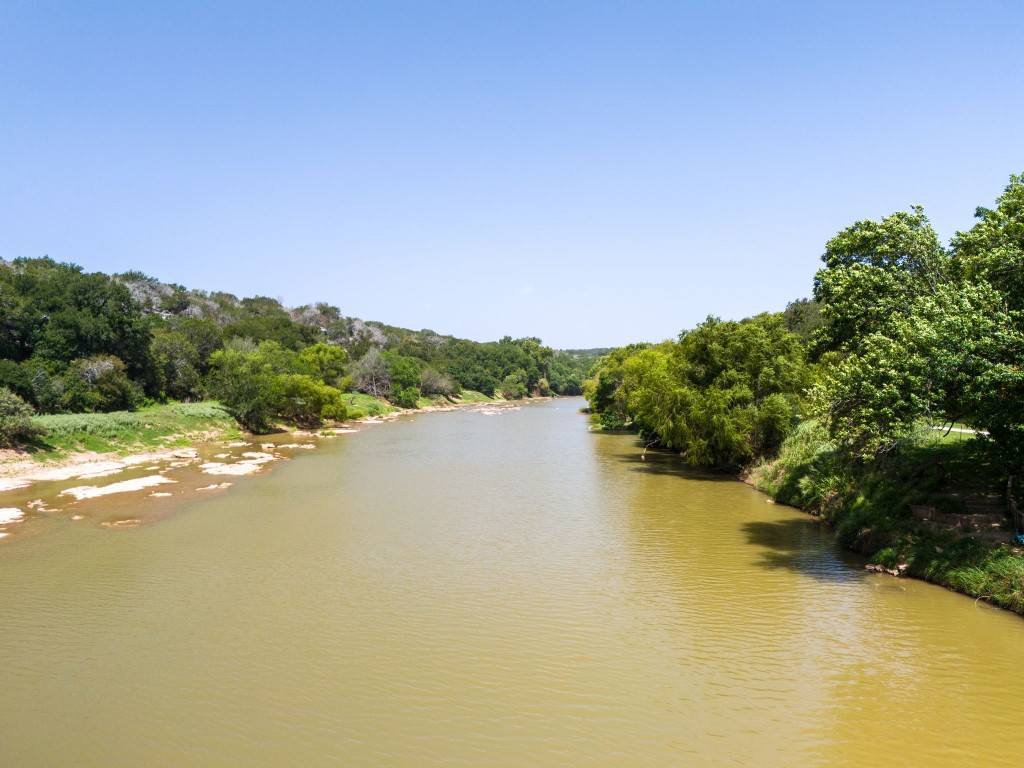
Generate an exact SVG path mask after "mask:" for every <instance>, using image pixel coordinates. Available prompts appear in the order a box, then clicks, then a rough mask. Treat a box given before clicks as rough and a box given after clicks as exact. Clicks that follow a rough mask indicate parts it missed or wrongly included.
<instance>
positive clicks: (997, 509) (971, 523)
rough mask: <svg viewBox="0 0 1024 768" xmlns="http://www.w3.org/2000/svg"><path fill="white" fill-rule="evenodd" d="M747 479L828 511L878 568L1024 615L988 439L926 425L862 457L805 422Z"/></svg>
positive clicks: (1022, 562)
mask: <svg viewBox="0 0 1024 768" xmlns="http://www.w3.org/2000/svg"><path fill="white" fill-rule="evenodd" d="M749 479H750V481H751V482H752V483H753V484H754V486H755V487H757V488H758V489H759V490H761V491H764V492H765V493H767V494H768V495H769V496H771V497H772V498H773V499H775V500H777V501H779V502H782V503H785V504H789V505H792V506H795V507H798V508H800V509H803V510H806V511H808V512H811V513H812V514H816V515H820V516H822V517H823V518H824V519H825V520H827V521H828V522H829V523H830V524H831V525H833V526H834V527H835V531H836V537H837V539H838V540H839V542H840V543H841V544H842V545H843V546H845V547H847V548H849V549H851V550H854V551H856V552H860V553H862V554H864V555H866V556H867V557H869V558H870V559H871V561H872V562H873V563H875V564H877V565H879V566H882V567H884V568H886V569H888V570H892V571H895V572H898V573H901V574H906V575H909V576H915V577H918V578H922V579H926V580H927V581H930V582H933V583H935V584H940V585H942V586H945V587H948V588H949V589H952V590H955V591H957V592H962V593H964V594H967V595H970V596H972V597H976V598H980V599H984V600H988V601H990V602H992V603H994V604H995V605H999V606H1001V607H1003V608H1007V609H1009V610H1012V611H1014V612H1016V613H1019V614H1024V556H1022V554H1024V553H1022V551H1021V549H1020V548H1018V547H1014V546H1011V543H1010V542H1011V539H1012V536H1013V533H1014V530H1013V525H1012V523H1011V521H1010V518H1009V516H1008V515H1007V514H1006V498H1005V489H1006V477H1005V475H1002V474H1001V473H1000V472H999V470H998V469H997V468H996V466H995V462H994V461H992V458H991V452H990V447H989V445H988V444H987V443H986V441H985V440H984V439H981V438H976V437H973V436H969V435H968V436H965V435H962V434H958V433H950V434H949V435H942V434H941V433H935V432H931V431H928V430H922V431H921V433H920V434H919V435H918V436H917V437H916V438H915V439H914V440H913V441H911V442H909V443H908V444H906V445H904V446H901V448H900V449H899V450H898V451H896V452H894V453H893V454H892V455H890V456H887V457H885V458H883V459H879V460H878V461H875V462H873V463H870V464H868V463H863V464H858V463H851V462H849V461H846V460H844V459H842V458H840V454H839V453H837V452H836V451H835V450H834V448H833V446H832V445H831V444H830V443H829V442H828V439H827V436H826V435H825V434H824V430H822V429H821V428H820V427H819V426H818V425H817V424H815V423H814V422H805V423H803V424H801V425H800V426H799V427H798V428H797V429H796V431H795V432H794V433H793V434H792V435H791V436H790V437H789V438H788V439H787V440H786V442H785V443H784V444H783V446H782V450H781V452H780V455H779V457H778V458H777V459H775V460H773V461H770V462H764V463H762V464H760V465H758V466H756V467H754V468H753V469H752V470H751V472H750V475H749Z"/></svg>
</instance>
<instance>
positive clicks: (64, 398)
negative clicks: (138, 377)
mask: <svg viewBox="0 0 1024 768" xmlns="http://www.w3.org/2000/svg"><path fill="white" fill-rule="evenodd" d="M61 378H62V382H63V388H64V391H63V394H62V395H61V398H60V405H61V408H62V409H63V410H65V411H72V412H76V413H80V412H82V411H85V412H90V413H91V412H99V413H106V412H109V411H126V410H133V409H135V408H137V407H138V406H139V405H140V404H141V403H142V397H143V395H142V387H141V386H139V384H138V383H136V382H134V381H132V380H131V379H129V378H128V373H127V369H126V366H125V364H124V363H123V362H122V361H121V360H120V359H118V358H117V357H114V356H113V355H94V356H92V357H86V358H79V359H77V360H72V361H71V364H70V365H69V366H68V367H67V370H66V371H65V372H64V375H63V376H62V377H61Z"/></svg>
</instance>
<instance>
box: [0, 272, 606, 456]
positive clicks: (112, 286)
mask: <svg viewBox="0 0 1024 768" xmlns="http://www.w3.org/2000/svg"><path fill="white" fill-rule="evenodd" d="M0 321H2V322H0V443H2V444H3V445H7V446H12V445H19V444H23V443H25V442H26V441H31V440H32V439H33V438H34V437H37V436H38V435H37V432H38V430H39V429H40V425H42V424H48V422H45V421H43V422H39V421H32V419H31V416H32V414H33V413H39V414H45V415H53V414H83V413H92V414H99V413H110V412H119V411H135V410H136V409H138V408H140V407H142V406H149V405H153V404H159V403H166V402H171V401H184V402H200V401H204V400H209V399H215V400H218V401H219V402H221V403H222V404H223V406H224V408H225V409H226V410H227V411H228V412H229V413H230V414H231V415H232V416H233V417H234V418H235V419H236V420H237V421H238V423H239V424H240V425H241V426H243V427H244V428H246V429H248V430H251V431H254V432H261V431H266V430H268V429H270V428H272V425H273V424H274V423H275V422H276V421H278V420H284V421H286V422H289V423H293V424H296V425H300V426H306V427H315V426H316V425H318V424H319V423H320V422H322V421H324V420H328V421H339V420H342V419H345V418H346V417H348V416H349V412H348V408H349V406H352V407H353V408H354V411H353V413H352V415H354V416H358V415H372V414H374V413H379V412H384V410H386V408H388V407H399V408H415V407H422V406H423V405H424V404H425V403H435V402H440V401H451V400H457V399H458V398H459V396H460V393H461V392H463V391H465V390H471V391H474V392H480V393H482V396H486V397H504V398H521V397H531V396H536V395H548V394H565V395H572V394H579V393H580V392H581V391H582V382H583V380H584V378H585V377H586V374H587V371H588V370H589V367H590V365H591V363H592V362H593V360H594V359H596V356H597V355H596V353H594V352H588V351H585V350H584V351H580V350H575V351H563V352H556V351H555V350H553V349H551V348H550V347H546V346H544V345H543V344H542V343H541V341H540V340H539V339H535V338H524V339H512V338H511V337H505V338H503V339H501V340H500V341H496V342H486V343H479V342H474V341H469V340H466V339H456V338H454V337H451V336H442V335H439V334H437V333H435V332H433V331H430V330H422V331H411V330H407V329H403V328H396V327H393V326H388V325H384V324H382V323H373V322H364V321H362V320H359V319H358V318H350V317H344V316H343V315H342V314H341V312H340V310H339V309H338V308H337V307H334V306H331V305H329V304H325V303H317V304H311V305H306V306H302V307H298V308H294V309H289V308H286V307H284V306H282V305H281V303H280V302H278V301H276V300H274V299H270V298H267V297H263V296H257V297H255V298H243V299H239V298H237V297H236V296H233V295H231V294H228V293H218V292H214V293H207V292H205V291H197V290H189V289H187V288H185V287H183V286H180V285H173V284H164V283H160V282H159V281H157V280H155V279H154V278H151V277H148V276H146V275H144V274H142V273H139V272H129V273H126V274H122V275H104V274H101V273H86V272H84V271H83V270H82V269H81V267H78V266H75V265H72V264H62V263H57V262H55V261H53V260H51V259H49V258H19V259H15V260H14V261H13V262H3V261H0ZM600 351H601V352H603V351H605V350H600ZM358 396H367V397H368V398H369V399H359V397H358ZM378 401H386V402H387V403H389V404H390V405H384V404H382V402H378Z"/></svg>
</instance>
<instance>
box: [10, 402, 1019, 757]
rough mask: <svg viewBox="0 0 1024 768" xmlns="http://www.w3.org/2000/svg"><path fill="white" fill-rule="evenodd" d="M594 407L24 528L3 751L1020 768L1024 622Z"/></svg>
mask: <svg viewBox="0 0 1024 768" xmlns="http://www.w3.org/2000/svg"><path fill="white" fill-rule="evenodd" d="M580 404H581V403H580V402H578V401H566V400H559V401H552V402H546V403H541V404H535V405H530V406H526V407H523V408H521V409H490V408H474V409H466V410H461V411H458V412H454V413H444V414H426V415H421V416H416V417H413V418H406V419H402V420H399V421H397V422H395V423H389V424H380V425H376V426H372V427H363V428H362V429H361V431H360V433H359V434H345V435H340V436H338V437H337V438H334V439H332V440H324V441H320V442H318V443H317V446H318V447H317V449H316V450H310V451H301V452H300V451H296V453H301V454H302V455H299V456H296V457H295V458H294V459H292V460H290V461H282V462H276V463H273V464H270V465H268V466H266V467H264V468H262V469H261V471H260V474H259V475H258V476H253V477H244V476H243V477H230V478H227V479H228V480H230V481H231V482H232V483H233V484H232V485H231V486H230V487H226V488H222V489H219V490H216V491H210V492H198V491H191V490H190V492H178V491H179V490H181V491H184V490H186V489H191V488H194V487H203V486H204V484H205V483H209V482H214V481H216V482H220V481H222V480H224V478H212V479H211V478H210V477H208V476H204V475H201V474H200V472H199V470H198V468H197V467H198V466H199V464H198V463H193V464H191V465H188V466H182V467H180V468H177V469H176V470H175V471H176V472H177V473H178V474H177V475H175V477H176V479H177V480H178V485H176V486H172V485H167V486H160V487H158V488H155V489H147V490H146V491H140V492H136V493H124V494H119V495H117V496H108V497H103V498H97V499H89V500H84V501H80V502H78V501H76V502H73V503H72V504H69V505H67V506H66V508H64V509H62V510H61V511H60V512H58V513H51V514H48V515H38V514H33V515H31V516H30V519H27V520H26V521H25V522H23V523H18V524H15V525H12V526H10V527H9V528H8V530H12V531H13V530H16V527H15V526H16V525H21V526H26V527H25V528H22V529H17V530H19V531H20V532H19V533H18V534H17V535H15V536H12V537H11V538H9V539H7V540H4V541H2V542H0V691H2V692H3V693H2V698H0V702H2V704H0V745H2V748H0V764H2V765H12V766H36V765H82V766H129V765H148V766H178V765H218V766H232V765H238V766H253V765H267V766H271V765H286V764H287V765H346V766H422V765H483V766H523V765H541V766H565V765H588V766H603V765H607V766H623V765H643V766H661V765H664V766H677V765H686V766H723V765H749V766H817V765H821V766H824V765H829V766H864V765H868V764H874V763H896V764H899V765H905V766H917V765H921V766H962V765H968V764H975V765H988V766H997V765H1007V766H1009V765H1014V766H1016V765H1019V764H1020V755H1021V754H1022V750H1024V729H1022V726H1021V715H1022V713H1024V705H1022V704H1021V703H1020V701H1021V697H1020V692H1021V690H1024V668H1022V665H1021V663H1020V661H1021V659H1020V649H1021V647H1022V642H1024V623H1022V622H1021V620H1020V619H1019V618H1017V617H1015V616H1012V615H1010V614H1007V613H1003V612H1000V611H997V610H994V609H992V608H990V607H988V606H986V605H985V604H983V603H976V602H975V601H973V600H970V599H967V598H964V597H961V596H958V595H954V594H951V593H949V592H946V591H945V590H942V589H939V588H936V587H933V586H930V585H926V584H922V583H918V582H912V581H904V580H896V579H893V578H891V577H888V576H882V575H877V574H869V573H866V572H864V571H863V569H862V564H861V563H860V562H859V561H857V560H856V559H853V558H850V557H848V556H846V555H843V554H841V553H839V552H837V551H836V550H835V549H834V547H833V545H832V544H831V540H830V537H829V535H828V532H827V531H824V530H822V529H821V527H820V526H819V525H818V524H817V523H816V522H815V521H814V520H813V519H811V518H808V517H806V516H804V515H802V514H800V513H798V512H795V511H794V510H790V509H787V508H785V507H781V506H776V505H773V504H769V503H766V499H765V497H764V496H762V495H760V494H758V493H756V492H754V491H753V490H751V489H750V488H747V487H746V486H743V485H741V484H739V483H736V482H733V481H731V480H729V479H728V478H725V477H722V476H718V475H712V474H702V473H695V472H692V471H688V470H687V469H686V468H685V467H683V466H682V465H681V464H680V463H679V461H678V460H677V459H675V458H674V457H670V456H664V455H652V454H650V453H648V454H647V456H646V458H645V460H641V449H640V447H638V445H637V444H636V442H635V441H634V440H633V439H632V438H630V437H628V436H615V435H600V434H591V433H588V432H587V429H586V421H585V418H584V417H582V416H580V415H579V414H577V413H576V409H577V408H578V407H579V405H580ZM238 450H242V449H241V448H239V449H238ZM245 450H250V449H248V448H247V449H245ZM256 450H259V449H258V448H257V449H256ZM119 479H122V478H120V477H114V478H109V480H111V481H114V480H119ZM97 482H99V481H97ZM164 488H173V489H175V493H174V494H173V495H172V496H170V497H160V498H151V497H149V496H147V494H148V493H150V492H152V491H153V490H156V491H161V490H163V489H164ZM36 490H39V491H40V492H42V491H43V490H45V489H36ZM52 490H53V492H54V493H56V492H57V491H59V489H56V488H55V489H52ZM16 493H23V492H21V491H19V492H16ZM29 495H32V494H31V493H29ZM0 506H8V503H7V502H6V501H4V500H3V499H0ZM154 509H158V510H159V513H158V514H157V513H154ZM75 510H79V511H80V512H81V513H82V519H81V520H78V521H72V520H71V519H70V518H71V515H72V513H73V512H74V511H75ZM126 519H129V520H140V521H142V522H141V524H139V525H138V526H137V527H120V526H104V525H102V523H103V522H104V521H105V522H111V521H117V520H126Z"/></svg>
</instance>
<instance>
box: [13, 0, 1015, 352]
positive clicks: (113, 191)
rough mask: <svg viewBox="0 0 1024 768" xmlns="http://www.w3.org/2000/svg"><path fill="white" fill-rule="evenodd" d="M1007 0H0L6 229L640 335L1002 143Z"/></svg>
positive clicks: (804, 253)
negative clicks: (278, 0)
mask: <svg viewBox="0 0 1024 768" xmlns="http://www.w3.org/2000/svg"><path fill="white" fill-rule="evenodd" d="M1022 30H1024V3H1022V2H1019V0H1012V1H1006V2H997V1H991V2H986V1H985V0H977V1H975V2H943V1H942V0H930V1H928V2H898V1H895V0H892V1H890V2H842V3H840V2H828V1H826V0H818V2H800V3H796V2H727V1H726V2H703V3H696V2H693V3H690V2H683V1H682V0H679V1H678V2H640V1H634V2H621V3H608V2H538V3H531V2H522V1H521V0H516V1H515V2H484V1H481V0H474V1H473V2H443V3H441V2H422V1H421V2H401V3H399V2H377V1H375V2H325V3H301V2H289V3H283V2H282V3H275V4H271V3H260V2H244V3H228V2H209V1H207V2H196V3H192V2H182V1H177V0H176V1H175V2H167V3H159V2H141V1H139V2H130V3H126V2H113V1H111V0H103V2H72V3H68V2H44V1H41V0H29V1H28V2H22V1H20V0H4V2H3V3H2V4H0V158H2V162H0V257H3V258H7V259H12V258H15V257H18V256H42V255H49V256H51V257H52V258H54V259H57V260H59V261H70V262H74V263H77V264H80V265H82V266H83V267H84V268H85V269H86V270H89V271H94V270H99V271H104V272H120V271H126V270H129V269H138V270H142V271H143V272H146V273H148V274H151V275H153V276H155V277H158V278H160V279H161V280H164V281H169V282H176V283H181V284H184V285H186V286H189V287H192V288H201V289H206V290H225V291H229V292H232V293H235V294H237V295H239V296H253V295H267V296H273V297H277V298H280V299H281V300H282V301H284V302H285V303H286V304H288V305H290V306H295V305H299V304H303V303H309V302H314V301H328V302H330V303H332V304H336V305H338V306H339V307H340V308H341V310H342V312H343V313H344V314H347V315H354V316H358V317H362V318H365V319H376V320H383V321H385V322H389V323H392V324H395V325H401V326H407V327H411V328H414V329H419V328H432V329H434V330H436V331H439V332H442V333H452V334H455V335H458V336H463V337H468V338H474V339H478V340H489V339H496V338H498V337H500V336H503V335H505V334H509V335H512V336H515V337H519V336H540V337H541V338H542V339H543V340H544V341H545V342H546V343H548V344H551V345H553V346H556V347H561V348H565V347H591V346H610V345H620V344H625V343H629V342H632V341H640V340H649V341H657V340H660V339H664V338H670V337H673V336H675V335H676V334H677V333H678V332H679V331H680V330H681V329H683V328H688V327H692V326H694V325H695V324H696V323H698V322H700V321H701V320H702V319H703V318H704V317H705V316H707V315H708V314H716V315H719V316H722V317H727V318H740V317H744V316H747V315H751V314H756V313H757V312H760V311H763V310H779V309H782V308H783V307H784V306H785V305H786V303H787V302H788V301H789V300H791V299H794V298H798V297H801V296H807V295H809V294H810V292H811V284H812V279H813V275H814V272H815V270H816V269H817V267H818V265H819V256H820V254H821V251H822V248H823V246H824V243H825V241H826V240H827V239H828V238H829V237H831V236H832V235H833V234H834V233H835V232H836V231H838V230H839V229H841V228H842V227H845V226H847V225H849V224H851V223H852V222H854V221H856V220H858V219H862V218H878V217H881V216H884V215H886V214H888V213H891V212H892V211H894V210H897V209H904V208H906V207H907V206H908V205H911V204H915V203H919V204H921V205H924V207H925V210H926V212H927V213H928V214H929V215H930V216H931V219H932V222H933V223H934V225H935V226H936V228H937V229H938V231H939V234H940V235H941V236H942V237H943V239H948V238H949V237H950V236H952V235H953V233H954V232H955V231H957V230H958V229H965V228H968V227H969V226H971V224H972V216H973V212H974V208H975V207H976V206H977V205H990V204H991V203H992V202H993V200H994V199H995V197H996V196H997V195H998V194H999V193H1000V192H1001V191H1002V189H1003V187H1004V186H1005V185H1006V183H1007V181H1008V178H1009V175H1010V174H1011V173H1020V172H1022V171H1024V98H1022V96H1024V94H1022V86H1021V84H1022V83H1024V45H1022V39H1024V38H1022V34H1024V33H1022Z"/></svg>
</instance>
